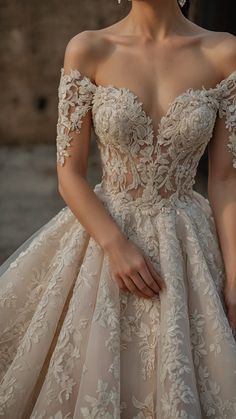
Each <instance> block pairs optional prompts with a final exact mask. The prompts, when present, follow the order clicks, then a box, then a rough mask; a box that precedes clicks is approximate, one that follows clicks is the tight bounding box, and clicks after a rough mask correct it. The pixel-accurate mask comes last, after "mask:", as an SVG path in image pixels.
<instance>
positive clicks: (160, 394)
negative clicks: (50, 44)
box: [0, 0, 236, 419]
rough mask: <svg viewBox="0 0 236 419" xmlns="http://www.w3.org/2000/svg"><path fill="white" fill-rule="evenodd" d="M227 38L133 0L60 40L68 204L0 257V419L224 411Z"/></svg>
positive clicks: (174, 11) (233, 203)
mask: <svg viewBox="0 0 236 419" xmlns="http://www.w3.org/2000/svg"><path fill="white" fill-rule="evenodd" d="M182 3H183V2H182ZM235 45H236V41H235V37H234V36H233V35H230V34H229V33H218V32H213V31H208V30H206V29H203V28H201V27H200V26H197V25H195V24H194V23H192V22H190V21H189V20H188V19H187V18H185V17H184V16H183V14H182V12H181V9H180V7H179V4H178V2H177V0H132V6H131V10H130V12H129V13H128V15H127V16H126V17H125V18H123V19H122V20H120V21H119V22H117V23H115V24H114V25H111V26H109V27H107V28H104V29H101V30H96V31H84V32H81V33H79V34H78V35H76V36H75V37H73V38H72V39H71V40H70V41H69V43H68V45H67V47H66V51H65V57H64V65H63V68H62V69H61V79H60V85H59V92H58V93H59V106H58V124H57V172H58V183H59V191H60V194H61V196H62V197H63V199H64V200H65V202H66V204H67V206H66V207H65V208H64V209H63V210H61V211H60V212H59V213H58V214H57V215H56V216H55V217H54V218H53V219H52V220H50V221H49V223H47V224H46V225H44V226H43V227H42V229H41V230H40V231H38V232H37V233H36V234H35V235H34V236H32V237H31V238H30V239H29V241H27V242H26V243H25V244H24V245H23V247H21V248H19V249H18V251H17V252H16V253H15V254H13V255H12V257H11V258H10V259H9V260H8V261H6V263H5V264H3V265H2V268H1V287H0V291H1V296H2V299H1V316H0V322H1V355H2V356H1V376H2V382H1V411H0V414H1V415H2V416H3V417H4V418H11V419H13V418H28V417H30V418H31V419H32V418H35V419H36V418H37V419H39V418H40V419H44V418H47V419H48V418H54V419H59V418H63V419H65V418H66V419H68V418H79V419H80V418H96V419H97V418H99V419H100V418H107V419H108V418H111V419H112V418H116V419H118V418H124V419H131V418H133V419H134V418H135V419H137V418H139V419H141V418H159V419H177V418H186V419H187V418H188V419H190V418H191V419H193V418H194V419H196V418H197V419H198V418H199V419H200V418H220V419H222V418H227V419H232V418H236V340H235V327H236V258H235V254H236V234H235V233H236V192H235V191H236V170H235V168H236V146H235V135H236V122H235V121H236V56H235ZM92 127H93V129H94V131H95V134H96V138H97V144H98V147H99V150H100V155H101V162H102V169H103V176H102V180H101V183H99V184H97V185H96V186H95V188H94V190H92V189H91V188H90V187H89V185H88V183H87V180H86V172H87V159H88V153H89V139H90V131H91V128H92ZM207 146H208V147H209V181H208V194H209V201H208V200H207V199H205V198H204V197H203V196H202V195H200V194H199V193H197V192H196V191H194V190H193V184H194V181H195V180H194V179H195V175H196V169H197V165H198V162H199V159H200V157H201V156H202V154H203V152H204V150H205V148H206V147H207Z"/></svg>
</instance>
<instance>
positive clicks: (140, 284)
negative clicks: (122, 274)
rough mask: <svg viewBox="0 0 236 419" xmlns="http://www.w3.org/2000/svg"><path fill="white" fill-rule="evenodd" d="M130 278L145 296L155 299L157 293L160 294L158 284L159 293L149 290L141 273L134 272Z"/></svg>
mask: <svg viewBox="0 0 236 419" xmlns="http://www.w3.org/2000/svg"><path fill="white" fill-rule="evenodd" d="M130 278H131V279H132V281H133V282H134V284H135V285H136V287H137V288H138V290H139V291H140V292H141V293H142V294H144V295H145V296H147V297H154V296H155V295H157V293H159V290H160V289H159V287H158V285H157V284H156V286H157V287H158V288H157V290H158V291H157V292H154V291H153V290H152V289H151V288H149V286H148V285H147V284H146V282H145V281H144V279H143V278H142V277H141V276H140V274H139V272H133V273H132V274H131V275H130Z"/></svg>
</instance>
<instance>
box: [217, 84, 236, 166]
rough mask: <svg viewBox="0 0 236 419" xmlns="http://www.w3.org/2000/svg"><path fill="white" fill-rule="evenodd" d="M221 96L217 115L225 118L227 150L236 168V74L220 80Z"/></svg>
mask: <svg viewBox="0 0 236 419" xmlns="http://www.w3.org/2000/svg"><path fill="white" fill-rule="evenodd" d="M221 87H222V88H223V97H222V98H221V101H220V106H219V117H220V118H223V117H224V118H225V125H226V128H227V129H228V130H229V132H230V135H229V142H228V144H227V146H228V149H229V152H230V153H232V154H233V167H234V168H235V169H236V76H235V77H230V78H228V80H227V79H226V80H223V81H222V82H221Z"/></svg>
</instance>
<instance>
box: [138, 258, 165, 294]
mask: <svg viewBox="0 0 236 419" xmlns="http://www.w3.org/2000/svg"><path fill="white" fill-rule="evenodd" d="M139 274H140V275H141V277H142V278H143V280H144V282H145V283H146V284H147V286H148V287H150V289H152V290H153V291H154V292H155V293H156V292H158V293H159V292H160V287H159V284H158V283H157V281H156V279H154V278H153V276H152V274H151V272H150V270H149V268H148V265H147V263H146V262H145V265H144V266H143V268H141V269H140V270H139ZM156 290H157V291H156Z"/></svg>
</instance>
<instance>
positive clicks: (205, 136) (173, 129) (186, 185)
mask: <svg viewBox="0 0 236 419" xmlns="http://www.w3.org/2000/svg"><path fill="white" fill-rule="evenodd" d="M235 97H236V71H235V72H233V73H231V74H230V75H229V77H227V78H226V79H224V80H222V81H221V82H220V83H219V84H217V86H216V87H212V88H209V89H206V88H205V87H204V86H202V88H199V89H194V88H189V89H187V90H186V91H184V92H183V93H181V94H180V95H179V96H177V97H176V99H175V100H174V101H173V102H172V103H171V104H170V106H169V109H168V111H167V113H166V114H165V115H164V116H163V117H162V118H161V119H160V121H159V124H158V125H157V129H156V130H155V129H154V123H153V121H152V119H151V118H150V116H149V115H148V114H147V112H146V111H145V109H144V105H143V103H142V102H141V100H140V99H139V98H138V96H137V95H136V94H135V93H134V92H133V91H131V90H130V89H128V88H125V87H124V88H120V87H115V86H113V85H108V86H101V85H96V84H95V83H93V82H92V81H91V80H90V79H89V78H88V77H87V76H84V75H82V74H81V73H80V72H79V70H77V69H76V70H71V72H70V73H69V74H65V72H64V69H63V68H62V69H61V80H60V86H59V119H58V125H57V128H58V137H57V143H58V162H59V163H61V164H62V165H63V164H64V163H65V158H66V157H68V156H69V153H68V146H69V141H70V140H69V138H70V137H69V134H70V132H73V131H75V132H77V134H78V135H79V133H80V129H81V125H82V122H83V117H84V116H85V114H86V113H87V112H88V110H90V109H91V117H92V124H93V128H94V132H95V134H96V139H97V144H98V148H99V151H100V156H101V162H102V180H101V188H102V191H103V193H104V194H105V195H106V197H107V199H109V200H110V201H115V202H116V205H124V203H126V204H127V205H136V206H137V205H138V206H142V207H143V208H151V207H153V205H154V206H155V208H159V209H162V208H163V207H165V208H168V207H172V206H173V205H175V204H176V202H178V204H179V205H181V203H182V204H183V205H184V203H185V202H188V201H189V199H191V196H192V193H193V188H192V187H193V185H194V183H195V175H196V170H197V166H198V163H199V160H200V158H201V156H202V154H203V153H204V150H205V148H206V146H207V144H208V142H209V141H210V139H211V137H212V135H213V131H214V126H215V120H216V117H217V115H218V114H219V116H220V117H225V121H226V127H227V128H228V129H229V131H230V134H231V135H230V136H229V140H228V150H229V151H231V153H232V154H233V156H234V160H233V165H234V167H236V150H235V121H236V99H235ZM71 139H74V138H73V137H71ZM118 203H119V204H118Z"/></svg>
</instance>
